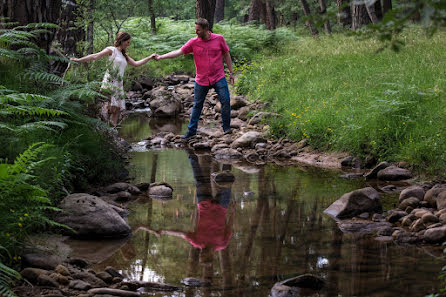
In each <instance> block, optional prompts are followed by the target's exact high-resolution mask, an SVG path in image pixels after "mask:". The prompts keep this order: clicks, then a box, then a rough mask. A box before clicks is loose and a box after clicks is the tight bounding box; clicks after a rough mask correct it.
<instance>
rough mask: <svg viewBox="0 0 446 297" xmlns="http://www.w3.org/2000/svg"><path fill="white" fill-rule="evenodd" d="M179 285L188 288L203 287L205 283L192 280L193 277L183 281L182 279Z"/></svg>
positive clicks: (196, 279)
mask: <svg viewBox="0 0 446 297" xmlns="http://www.w3.org/2000/svg"><path fill="white" fill-rule="evenodd" d="M181 283H183V284H184V285H186V286H188V287H203V286H204V285H206V283H205V282H204V281H202V280H201V279H198V278H193V277H186V278H185V279H183V280H182V281H181Z"/></svg>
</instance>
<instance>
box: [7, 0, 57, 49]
mask: <svg viewBox="0 0 446 297" xmlns="http://www.w3.org/2000/svg"><path fill="white" fill-rule="evenodd" d="M61 7H62V0H51V1H48V0H34V1H23V0H2V1H0V13H1V14H2V15H1V16H2V17H6V18H8V20H9V21H12V22H18V23H19V25H26V24H29V23H52V24H57V23H58V20H59V18H60V11H61ZM55 31H56V30H55V29H53V30H52V33H44V34H41V35H40V38H39V40H37V44H38V45H39V47H41V48H43V49H45V50H46V51H47V52H49V49H50V44H51V42H52V40H53V38H54V33H55Z"/></svg>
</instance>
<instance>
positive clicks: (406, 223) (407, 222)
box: [401, 216, 413, 227]
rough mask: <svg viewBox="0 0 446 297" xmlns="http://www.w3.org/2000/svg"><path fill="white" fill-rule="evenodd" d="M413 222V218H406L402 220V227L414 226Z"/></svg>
mask: <svg viewBox="0 0 446 297" xmlns="http://www.w3.org/2000/svg"><path fill="white" fill-rule="evenodd" d="M412 223H413V220H412V217H411V216H405V217H402V218H401V226H405V227H409V226H410V225H412Z"/></svg>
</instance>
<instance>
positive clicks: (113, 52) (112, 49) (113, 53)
mask: <svg viewBox="0 0 446 297" xmlns="http://www.w3.org/2000/svg"><path fill="white" fill-rule="evenodd" d="M106 48H107V49H109V50H111V51H112V54H111V56H110V57H111V58H114V57H115V55H116V52H115V50H116V47H114V46H107V47H106Z"/></svg>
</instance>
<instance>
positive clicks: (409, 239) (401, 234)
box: [392, 230, 421, 243]
mask: <svg viewBox="0 0 446 297" xmlns="http://www.w3.org/2000/svg"><path fill="white" fill-rule="evenodd" d="M392 237H393V239H394V240H395V241H396V242H398V243H416V242H418V241H420V240H421V239H420V238H418V237H416V236H414V235H413V234H412V233H411V232H407V231H404V230H396V231H395V232H393V234H392Z"/></svg>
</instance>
